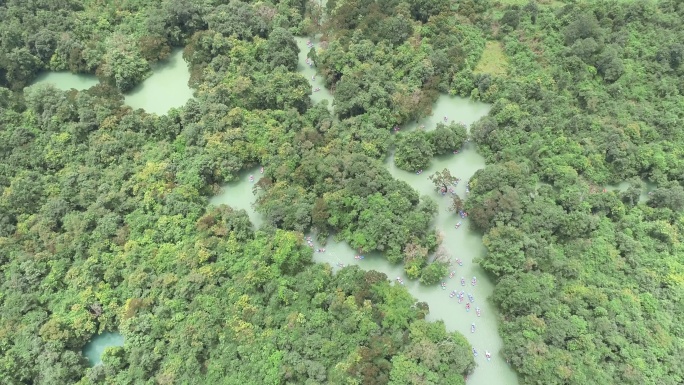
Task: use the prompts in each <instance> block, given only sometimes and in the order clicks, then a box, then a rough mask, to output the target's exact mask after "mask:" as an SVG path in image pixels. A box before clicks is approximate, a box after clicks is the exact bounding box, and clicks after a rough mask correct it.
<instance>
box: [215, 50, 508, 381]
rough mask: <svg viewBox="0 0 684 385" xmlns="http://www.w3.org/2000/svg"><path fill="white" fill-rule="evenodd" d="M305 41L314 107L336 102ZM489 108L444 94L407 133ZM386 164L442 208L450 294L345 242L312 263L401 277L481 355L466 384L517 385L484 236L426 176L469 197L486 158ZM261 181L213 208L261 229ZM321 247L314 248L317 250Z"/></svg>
mask: <svg viewBox="0 0 684 385" xmlns="http://www.w3.org/2000/svg"><path fill="white" fill-rule="evenodd" d="M307 40H308V39H306V38H298V39H297V43H298V44H299V45H300V50H301V52H300V55H299V58H300V65H299V70H300V72H301V73H302V74H303V75H304V76H307V78H308V79H309V81H310V82H311V83H312V86H313V87H320V88H321V91H320V92H317V93H313V95H312V99H313V100H314V101H315V102H316V101H320V100H323V99H327V100H330V101H332V95H331V94H330V93H328V92H327V91H325V92H324V88H323V83H322V81H321V79H320V77H318V76H317V77H316V80H315V81H312V80H311V76H313V73H314V69H313V68H311V67H309V66H308V65H307V64H306V63H305V59H306V52H308V48H307V47H306V41H307ZM302 46H303V48H302ZM331 104H332V103H331ZM489 109H490V106H488V105H486V104H484V103H476V102H472V101H470V100H468V99H464V98H458V97H451V96H448V95H442V96H440V97H439V99H438V100H437V103H436V104H435V106H434V108H433V115H432V116H430V117H427V118H425V119H422V120H421V121H420V122H418V123H414V124H412V125H409V126H407V127H404V128H403V129H412V128H415V127H416V126H419V125H421V124H423V125H425V129H427V130H429V129H432V128H434V126H435V125H436V123H438V122H443V119H444V115H447V120H448V121H449V122H450V121H451V120H454V121H456V122H463V123H464V124H466V125H470V124H471V123H473V122H475V121H477V120H478V119H480V118H481V117H482V116H484V115H486V114H487V113H488V112H489ZM385 164H386V167H387V169H388V170H389V171H390V173H391V174H392V175H393V176H394V177H395V178H397V179H400V180H403V181H405V182H407V183H408V184H410V185H411V186H412V187H413V188H414V189H416V190H417V191H418V192H419V193H420V194H424V195H429V196H430V197H432V198H433V199H434V200H435V201H436V202H437V203H438V205H439V213H438V215H437V217H436V219H435V221H434V226H435V227H436V228H437V229H438V230H440V231H442V232H443V234H444V240H443V242H442V245H443V246H444V247H445V248H446V249H447V250H449V252H450V253H451V255H452V258H453V260H455V259H456V258H459V259H461V261H462V262H463V266H458V265H457V264H456V263H454V266H453V267H452V268H451V270H454V271H455V272H456V275H455V276H454V278H452V279H450V278H448V277H445V279H444V281H445V282H446V283H447V289H446V290H444V289H442V288H441V287H440V285H434V286H430V287H427V286H424V285H421V284H419V283H418V282H417V281H413V282H412V281H409V280H408V278H407V277H406V276H405V275H404V270H403V267H402V266H401V265H392V264H390V263H389V262H388V261H387V259H386V258H385V257H384V256H383V255H382V254H380V253H368V254H366V255H364V257H365V259H363V260H357V259H354V256H355V255H356V254H357V253H356V251H355V250H352V249H351V247H349V245H348V244H347V243H345V242H335V241H333V240H332V238H331V239H330V240H329V241H328V242H327V244H326V245H325V250H326V251H325V252H323V253H318V252H315V253H314V261H316V262H319V263H329V264H330V265H332V266H333V269H334V270H335V271H337V270H339V269H340V267H338V266H337V264H344V265H345V266H348V265H351V264H356V265H359V266H360V267H361V268H363V269H365V270H376V271H380V272H383V273H385V274H386V275H387V276H388V277H389V279H391V280H395V279H396V278H397V277H402V279H403V280H404V282H405V285H406V287H407V288H408V290H409V292H411V294H412V295H414V296H415V297H416V298H417V299H418V300H419V301H424V302H426V303H428V305H429V306H430V314H429V315H428V319H430V320H443V321H444V322H445V324H446V327H447V329H448V330H451V331H458V332H460V333H462V334H463V335H464V336H466V338H467V339H468V341H470V343H471V344H472V345H473V347H474V348H475V349H476V350H477V351H478V356H477V357H476V358H475V361H476V362H477V363H478V367H477V369H475V372H474V373H473V374H472V375H471V376H470V378H469V379H468V384H474V385H509V384H510V385H516V384H517V383H518V379H517V376H516V374H515V372H514V371H513V370H512V369H511V368H510V367H509V366H508V364H507V363H506V362H505V360H504V359H503V358H502V357H501V355H500V354H499V353H500V350H501V348H502V346H503V341H502V339H501V338H500V337H499V334H498V318H499V315H498V313H497V312H496V309H495V308H494V306H493V305H491V304H490V303H489V301H487V297H489V296H490V295H491V293H492V290H493V288H494V286H493V284H492V282H491V281H489V280H488V279H487V277H486V276H485V275H484V272H483V271H482V269H481V268H480V266H479V265H476V264H474V263H473V260H474V259H475V258H477V257H480V256H481V255H482V253H483V252H484V246H483V245H482V237H481V236H480V234H477V233H475V232H473V231H471V230H470V224H469V222H468V220H467V219H466V220H463V219H461V218H460V217H459V216H457V215H456V214H455V213H451V212H449V211H448V210H447V207H448V205H449V202H448V200H449V196H448V195H447V196H444V197H443V196H441V195H440V194H438V193H437V192H436V191H435V190H434V187H433V185H432V183H431V182H430V181H429V180H428V176H429V175H430V174H431V173H433V172H435V171H441V170H443V169H444V168H448V169H449V170H450V171H451V172H452V174H453V175H455V176H457V177H458V178H460V179H461V182H460V183H459V185H458V187H457V188H456V192H457V193H458V195H459V196H460V197H461V198H466V197H467V195H466V194H465V187H466V182H467V181H468V179H470V177H472V175H473V174H474V173H475V172H476V171H477V170H479V169H481V168H484V167H485V163H484V159H483V158H482V157H481V156H480V155H479V154H478V153H477V152H476V151H475V148H474V146H473V145H472V144H471V143H466V145H465V147H464V148H463V149H462V151H461V152H460V153H459V154H456V155H448V156H444V157H438V158H435V159H433V161H432V164H431V167H430V168H429V169H426V170H424V172H423V173H422V174H420V175H416V174H415V173H410V172H406V171H402V170H399V169H397V168H396V167H395V166H394V162H393V159H392V157H390V158H388V159H387V161H386V162H385ZM249 175H254V179H255V181H254V182H250V181H249ZM260 176H261V175H260V174H259V168H258V167H256V168H253V169H251V170H247V171H244V172H242V173H241V174H240V175H239V181H237V182H233V183H229V184H228V185H226V186H224V189H223V192H222V193H221V194H220V195H218V196H215V197H213V198H212V199H211V200H210V203H211V204H221V203H224V204H228V205H230V206H232V207H234V208H238V209H245V210H246V211H247V212H248V213H249V217H250V218H251V219H252V221H253V223H254V224H255V225H257V226H258V225H260V224H261V223H263V220H262V218H260V216H259V214H257V213H256V212H255V211H254V209H253V207H252V204H253V203H254V201H255V197H254V195H253V194H252V184H253V183H256V182H257V181H258V179H259V178H260ZM459 221H461V222H462V226H461V227H460V228H458V229H455V228H454V225H455V224H456V223H457V222H459ZM313 238H315V237H313ZM322 247H323V246H322V245H320V244H318V243H314V248H315V249H318V248H322ZM473 276H475V277H477V285H476V286H475V287H473V286H471V284H470V279H471V278H472V277H473ZM461 277H464V278H465V280H466V286H465V287H462V286H461V284H460V278H461ZM452 290H457V291H461V290H463V291H464V292H465V293H471V294H473V296H474V297H475V302H474V303H473V304H472V305H471V306H472V308H471V310H470V312H467V311H466V310H465V301H464V302H463V303H462V304H459V303H458V300H457V299H456V298H449V293H450V292H451V291H452ZM466 301H467V299H466ZM475 307H480V309H481V311H482V313H481V315H482V316H481V317H477V315H476V312H475ZM472 323H475V326H476V331H475V333H471V332H470V325H471V324H472ZM486 351H489V352H490V353H492V359H491V361H487V360H486V358H485V352H486Z"/></svg>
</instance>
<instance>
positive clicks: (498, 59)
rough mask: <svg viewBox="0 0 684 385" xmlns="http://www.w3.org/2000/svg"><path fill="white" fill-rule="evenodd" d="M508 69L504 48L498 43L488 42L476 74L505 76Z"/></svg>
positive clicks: (475, 71) (476, 67) (476, 68)
mask: <svg viewBox="0 0 684 385" xmlns="http://www.w3.org/2000/svg"><path fill="white" fill-rule="evenodd" d="M507 68H508V59H506V54H505V53H504V52H503V47H502V46H501V43H499V42H498V41H488V42H487V45H486V46H485V49H484V52H482V57H481V58H480V61H479V62H478V63H477V66H475V70H474V71H473V72H474V73H483V74H490V75H505V74H506V69H507Z"/></svg>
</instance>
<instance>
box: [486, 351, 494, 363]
mask: <svg viewBox="0 0 684 385" xmlns="http://www.w3.org/2000/svg"><path fill="white" fill-rule="evenodd" d="M485 357H487V361H489V360H491V359H492V355H491V353H489V352H488V351H486V350H485Z"/></svg>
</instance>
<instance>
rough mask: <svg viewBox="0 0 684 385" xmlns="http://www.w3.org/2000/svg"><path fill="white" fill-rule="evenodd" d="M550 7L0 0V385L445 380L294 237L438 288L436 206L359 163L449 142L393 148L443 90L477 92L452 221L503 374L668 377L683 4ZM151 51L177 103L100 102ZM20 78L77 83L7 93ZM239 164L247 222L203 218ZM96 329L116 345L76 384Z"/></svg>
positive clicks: (677, 251) (434, 334)
mask: <svg viewBox="0 0 684 385" xmlns="http://www.w3.org/2000/svg"><path fill="white" fill-rule="evenodd" d="M567 3H568V4H567V5H566V4H564V2H561V1H539V2H534V1H530V2H528V1H524V2H519V1H475V0H463V1H459V2H458V4H452V3H449V2H446V1H441V0H436V1H419V2H392V1H390V2H382V3H377V2H370V1H357V0H347V1H341V0H336V1H333V0H330V1H328V3H327V6H326V7H325V13H326V16H325V17H322V13H323V12H322V11H323V10H322V9H321V8H320V4H309V3H306V2H294V3H277V4H276V3H270V2H260V3H247V2H240V1H236V0H233V1H230V2H221V1H213V0H169V1H162V2H161V3H160V2H158V1H146V0H139V1H126V2H119V3H116V4H115V3H111V4H105V2H90V1H87V2H79V1H77V0H74V1H66V2H54V1H43V2H41V1H32V2H28V3H27V2H23V1H18V0H17V1H7V2H4V3H3V4H2V5H0V19H2V20H3V23H2V27H0V28H2V30H1V31H0V34H1V36H2V39H0V86H2V88H0V122H1V123H0V157H1V158H2V162H0V187H1V191H2V194H0V248H1V249H2V252H1V253H0V272H1V273H2V277H3V280H1V281H0V285H1V287H2V291H1V292H0V305H1V307H0V311H1V312H2V314H1V315H2V316H1V317H0V353H1V354H0V363H1V364H0V382H2V383H7V384H28V383H32V384H56V383H76V382H78V383H80V384H104V383H131V382H134V383H159V384H171V383H211V382H228V383H252V382H253V380H254V379H255V378H257V379H259V383H264V384H302V383H304V384H314V383H363V384H373V383H377V384H387V383H391V384H418V383H436V384H461V383H463V376H464V375H466V374H467V373H469V372H470V371H472V369H473V367H474V361H473V358H472V355H471V354H470V347H469V346H468V344H467V342H466V341H465V340H464V338H463V337H462V336H460V335H458V334H453V333H447V332H446V331H445V330H444V326H443V324H441V323H427V322H425V320H424V317H425V314H426V312H427V311H428V309H427V308H426V306H425V304H421V303H417V304H416V303H415V300H414V299H412V298H411V297H410V296H409V295H408V294H407V292H406V291H405V290H404V289H403V288H401V287H395V286H392V285H390V284H389V283H388V282H387V277H385V276H384V275H382V274H378V273H374V272H368V273H364V272H361V271H359V270H358V269H353V268H352V269H344V270H342V271H341V272H340V273H339V274H337V275H333V274H332V273H331V271H330V269H329V268H327V267H324V266H322V265H314V264H312V263H311V250H310V249H309V248H307V247H304V246H302V244H303V242H302V240H303V236H302V233H303V232H305V231H308V230H311V229H313V230H315V231H316V233H317V234H319V235H320V236H321V239H323V238H325V237H327V235H329V234H334V235H335V236H337V237H338V238H339V239H342V240H345V241H347V242H349V244H350V245H352V246H353V247H354V248H355V249H359V250H360V251H363V252H365V251H373V250H379V251H383V252H384V253H385V255H386V256H387V258H388V259H389V260H390V261H393V262H404V263H405V268H406V272H407V274H408V275H409V276H410V277H411V278H414V279H420V280H421V281H422V282H425V283H431V282H436V280H438V279H439V276H440V275H444V274H445V272H446V268H445V266H444V265H443V264H442V263H441V262H438V263H433V264H428V263H427V261H428V255H429V253H431V252H435V251H436V250H438V244H439V236H438V235H437V234H436V233H435V232H434V231H433V230H431V229H430V223H431V221H432V219H433V217H434V214H435V210H436V205H435V203H434V202H433V201H432V200H431V199H430V198H429V197H421V196H419V195H418V194H417V193H416V192H415V191H414V190H413V189H411V187H410V186H408V185H407V184H406V183H403V182H399V181H397V180H395V179H393V178H392V177H391V175H390V174H389V173H388V172H387V171H386V169H385V167H384V166H383V165H382V163H381V162H382V161H383V160H384V159H385V158H386V157H387V156H388V154H389V152H390V149H392V148H396V158H395V161H396V162H397V165H398V166H399V167H402V168H404V169H408V170H411V171H416V170H418V169H420V168H421V167H425V166H424V165H426V164H427V163H428V162H429V161H430V158H431V157H432V156H433V155H435V154H440V153H448V152H450V151H453V150H456V149H458V147H459V146H460V144H462V143H463V141H464V140H465V135H464V131H465V129H464V127H461V126H458V125H453V126H440V127H437V129H436V130H434V131H427V132H424V131H414V132H408V133H402V134H401V135H393V134H392V132H393V129H394V127H395V126H396V125H403V124H405V123H410V122H412V121H415V120H417V119H418V118H420V117H421V116H424V115H427V114H429V113H430V106H431V105H432V104H433V102H434V100H435V99H436V97H437V95H438V94H439V93H440V92H448V93H451V94H454V95H461V96H470V97H472V98H475V99H479V100H483V101H486V102H490V103H492V104H493V108H492V110H491V113H490V115H489V116H488V117H486V118H484V119H482V120H481V121H480V122H478V123H477V124H475V125H474V126H473V127H472V128H471V133H470V135H471V137H472V139H473V140H474V142H476V143H477V145H478V149H479V151H480V152H481V153H482V154H483V155H484V156H485V157H486V158H487V161H488V163H489V164H490V165H489V166H488V167H487V168H486V169H484V170H482V171H480V172H479V173H478V174H476V176H475V177H474V178H473V179H472V180H471V197H470V198H469V199H468V200H466V201H465V203H462V202H460V199H459V201H458V202H456V201H455V203H454V205H455V206H458V207H456V208H457V209H460V206H461V205H462V204H465V208H466V210H467V211H468V213H469V216H468V218H469V219H470V220H471V221H472V223H473V224H474V225H475V226H476V227H477V228H479V229H480V230H481V231H483V232H484V238H483V242H484V244H485V247H486V248H487V251H488V252H487V254H486V255H485V256H484V258H483V259H482V261H481V265H482V266H483V267H484V268H485V269H486V270H487V271H488V272H489V273H490V274H491V275H492V276H493V277H494V278H495V280H496V289H495V291H494V295H493V300H494V301H495V303H496V304H497V305H498V306H499V308H500V310H501V312H502V315H503V320H502V321H503V323H502V328H501V329H502V332H503V335H504V340H505V344H506V347H505V351H504V355H505V356H506V358H507V359H509V360H510V361H511V364H512V365H513V366H514V368H515V369H516V370H517V371H518V373H520V376H521V381H522V383H524V384H538V383H544V384H573V385H574V384H577V385H579V384H588V383H625V384H632V383H633V384H658V385H661V384H665V385H667V384H679V383H682V382H683V381H684V372H683V369H682V366H681V365H680V364H679V357H680V356H681V352H682V351H684V343H683V342H682V341H683V340H684V335H683V332H682V329H681V327H680V326H679V324H678V323H677V321H678V320H681V319H684V314H682V313H683V312H684V310H683V309H682V307H681V306H678V304H679V303H681V301H682V294H683V292H682V288H683V285H684V267H683V266H682V265H683V263H684V262H683V261H682V257H681V255H682V245H681V242H680V239H679V238H680V236H681V234H682V232H683V230H684V229H683V224H684V221H683V220H682V209H683V208H684V189H683V188H682V183H684V180H683V179H682V178H683V176H684V172H683V171H684V170H682V167H683V165H684V163H682V161H681V159H682V158H683V157H682V153H681V152H682V148H684V146H683V143H682V141H683V138H682V135H681V134H679V132H680V130H678V128H679V125H680V122H681V121H682V118H684V116H682V115H683V114H684V109H683V108H682V94H684V89H683V88H682V85H684V78H683V76H684V75H683V71H684V65H682V60H683V58H684V48H683V47H682V44H681V43H680V42H681V41H684V35H683V32H682V31H684V28H682V25H681V20H684V8H683V7H682V6H681V5H680V4H679V3H678V2H676V1H668V0H665V1H659V2H654V1H653V2H652V1H648V0H643V1H604V2H600V3H597V4H593V3H585V2H581V3H574V2H570V1H568V2H567ZM317 32H320V33H322V38H321V44H320V47H321V49H319V50H313V51H311V52H309V53H308V55H309V57H311V59H312V60H313V61H314V62H315V63H316V66H317V68H318V69H319V71H320V73H321V76H323V77H324V79H325V82H326V85H327V86H328V87H329V88H330V89H331V90H332V91H333V92H334V94H335V102H334V115H333V114H332V113H331V112H330V111H329V110H328V108H327V106H326V105H325V104H320V105H311V102H310V98H309V96H310V93H311V87H310V84H309V83H308V80H307V79H305V78H303V77H302V76H301V75H299V74H297V73H296V72H295V69H296V67H297V53H298V50H297V46H296V44H295V42H294V40H293V36H294V35H297V34H305V33H308V34H313V33H317ZM176 46H183V47H185V50H184V57H185V59H186V61H187V62H188V63H189V65H190V69H191V73H192V76H191V84H192V86H193V88H194V89H195V90H196V98H195V99H194V100H192V101H189V102H188V103H187V105H186V106H185V107H183V108H179V109H174V110H172V111H171V112H170V113H169V114H168V115H165V116H161V117H160V116H156V115H151V114H146V113H145V112H143V111H142V110H138V111H133V110H132V109H131V108H129V107H127V106H125V105H124V104H123V99H122V95H121V92H122V91H125V90H128V89H130V88H131V87H133V86H135V85H136V84H138V83H140V81H142V80H143V79H144V78H145V77H146V76H147V75H148V74H149V71H150V68H151V64H153V63H154V62H156V61H158V60H161V59H163V58H164V57H166V55H168V52H170V50H171V47H176ZM41 70H69V71H74V72H84V73H95V74H97V75H98V76H99V77H100V79H102V80H103V81H104V82H103V84H102V85H98V86H96V87H93V88H91V89H90V90H87V91H84V92H76V91H59V90H56V89H54V88H52V87H49V86H34V87H28V88H24V87H25V86H27V85H28V84H30V82H31V81H32V79H34V78H35V76H36V74H37V73H38V72H39V71H41ZM257 164H261V165H263V166H264V167H265V173H264V178H263V179H261V181H260V182H259V183H258V184H257V185H255V194H256V195H257V198H256V199H257V203H256V209H257V211H258V212H259V213H260V214H261V215H262V216H263V218H264V220H265V222H266V225H265V226H264V227H263V228H261V229H254V228H252V225H251V223H250V222H249V219H248V217H247V215H246V214H245V213H244V212H240V211H234V210H232V209H230V208H227V207H219V208H211V209H208V208H207V197H208V196H210V195H211V194H213V193H214V192H215V191H216V190H217V189H218V186H220V185H221V184H223V183H225V182H227V181H230V180H232V179H233V178H235V176H236V174H237V172H238V171H239V170H241V169H244V168H246V167H250V166H253V165H257ZM641 179H645V180H648V181H651V182H653V183H655V184H656V186H657V187H656V188H655V190H654V191H653V193H652V194H651V195H650V196H649V199H648V200H647V201H646V202H644V203H639V186H638V185H639V184H640V183H641V182H638V181H639V180H641ZM623 180H629V181H634V182H632V184H633V186H632V187H631V188H630V189H628V190H626V191H624V192H603V188H602V187H601V186H604V185H606V184H609V183H617V182H619V181H623ZM436 183H437V182H436ZM438 187H439V186H438ZM114 329H118V330H120V331H121V332H122V333H123V334H124V335H125V337H126V344H125V346H124V347H123V348H114V349H112V350H110V351H109V352H108V353H107V354H106V355H105V357H104V359H103V362H104V365H102V366H98V367H95V368H92V369H86V368H87V365H86V362H85V361H84V358H83V357H82V356H81V355H80V354H79V351H80V349H81V347H82V346H83V345H84V343H85V342H86V341H87V340H88V339H89V338H90V337H91V336H92V335H93V333H96V332H97V331H101V330H114ZM235 368H240V370H239V371H236V370H235Z"/></svg>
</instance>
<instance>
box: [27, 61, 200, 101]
mask: <svg viewBox="0 0 684 385" xmlns="http://www.w3.org/2000/svg"><path fill="white" fill-rule="evenodd" d="M188 80H190V70H189V69H188V65H187V63H186V62H185V60H183V50H181V49H177V50H175V51H173V52H172V53H171V55H170V56H169V57H168V58H167V59H166V60H164V61H161V62H159V63H156V64H155V65H154V66H153V68H152V75H150V77H148V78H147V79H145V80H144V81H143V82H142V83H140V84H139V85H138V86H137V87H135V88H134V89H133V90H131V91H130V92H127V93H126V94H124V97H125V102H126V104H128V105H129V106H131V107H133V108H142V109H144V110H145V111H146V112H149V113H155V114H158V115H164V114H166V113H167V112H168V111H169V109H171V108H173V107H182V106H184V105H185V103H186V102H187V101H188V100H189V99H191V98H192V97H193V95H192V89H191V88H190V87H189V86H188ZM42 83H51V84H53V85H54V86H55V87H57V88H59V89H62V90H70V89H72V88H75V89H77V90H85V89H88V88H90V87H92V86H94V85H96V84H98V83H99V80H98V79H97V77H95V76H93V75H83V74H72V73H70V72H45V73H43V74H41V75H40V76H38V78H37V79H36V81H35V82H33V84H42Z"/></svg>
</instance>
